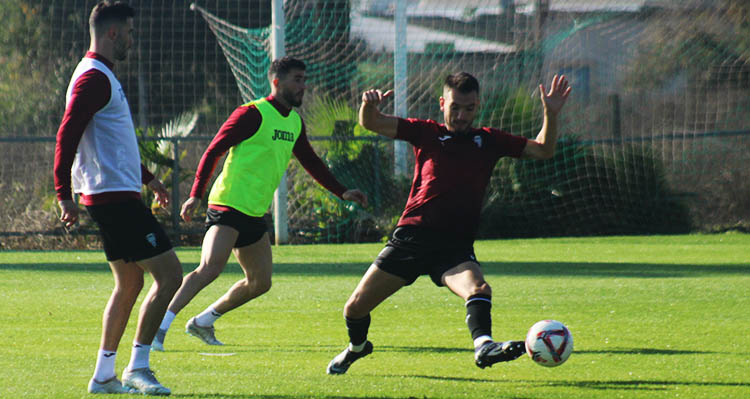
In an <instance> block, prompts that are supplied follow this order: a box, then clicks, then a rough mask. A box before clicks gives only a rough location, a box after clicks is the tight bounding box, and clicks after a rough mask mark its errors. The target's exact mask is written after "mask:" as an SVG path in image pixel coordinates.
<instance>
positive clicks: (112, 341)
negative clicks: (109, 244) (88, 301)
mask: <svg viewBox="0 0 750 399" xmlns="http://www.w3.org/2000/svg"><path fill="white" fill-rule="evenodd" d="M109 267H110V269H112V275H113V276H114V279H115V287H114V289H113V290H112V295H111V296H110V297H109V301H108V302H107V306H106V307H105V308H104V316H103V317H102V340H101V345H100V347H101V349H104V350H108V351H113V352H114V351H117V347H118V346H119V345H120V339H121V338H122V334H123V333H124V332H125V327H126V326H127V325H128V319H130V312H131V311H132V310H133V306H134V305H135V302H136V300H137V299H138V294H140V292H141V289H143V269H141V268H140V267H138V265H136V264H135V263H128V262H124V261H122V260H117V261H114V262H109Z"/></svg>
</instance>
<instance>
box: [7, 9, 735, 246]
mask: <svg viewBox="0 0 750 399" xmlns="http://www.w3.org/2000/svg"><path fill="white" fill-rule="evenodd" d="M95 3H96V1H95V0H33V1H32V0H6V1H3V2H0V23H2V24H3V26H7V27H9V28H8V29H3V30H1V32H0V47H2V53H3V54H4V60H5V61H6V62H3V63H2V65H1V66H0V121H2V122H3V123H1V124H0V148H1V149H2V150H3V152H4V153H5V154H7V155H6V156H5V157H2V159H0V201H2V203H3V204H5V206H4V207H3V209H2V210H0V220H2V222H0V247H8V246H11V247H12V246H13V244H12V243H11V244H8V242H9V241H7V240H6V239H2V237H7V236H9V235H10V236H18V237H21V236H24V235H31V234H62V235H64V234H65V233H64V231H63V230H62V229H61V228H60V224H59V222H58V221H57V211H56V205H55V199H54V191H53V187H52V178H51V170H52V165H51V162H52V155H51V154H52V151H53V146H54V144H53V143H54V134H55V131H56V129H57V125H58V124H59V121H60V117H61V115H62V112H63V104H64V90H65V87H66V86H67V82H68V79H69V77H70V74H71V73H72V70H73V68H74V66H75V64H76V63H77V62H78V60H79V59H80V57H81V55H82V54H84V52H85V51H86V49H87V48H88V33H87V29H86V19H87V17H88V13H89V11H90V9H91V7H93V5H94V4H95ZM130 3H131V4H132V5H134V6H135V7H136V10H137V18H136V20H135V25H136V26H135V28H136V32H137V40H136V45H135V46H134V48H133V51H131V54H130V55H129V57H128V59H127V60H126V61H124V62H121V63H118V65H117V71H116V73H117V76H118V79H120V81H121V82H122V83H123V87H124V90H125V92H126V94H127V95H128V100H129V103H130V104H131V109H132V111H133V116H134V119H135V121H136V125H137V126H138V127H139V128H140V129H141V131H144V132H160V131H162V128H163V127H164V126H166V125H168V124H169V123H170V121H174V120H176V118H178V117H179V116H180V115H183V114H186V113H190V114H192V113H196V114H197V115H198V119H197V121H196V122H195V123H194V125H195V126H194V131H193V133H192V134H191V136H189V137H161V136H159V134H157V135H156V136H154V137H151V138H149V139H150V140H156V141H157V142H158V141H159V140H169V142H170V143H172V145H176V146H177V147H171V150H170V151H171V152H172V155H170V154H167V155H166V158H165V159H163V161H164V164H163V165H162V167H161V168H160V170H161V172H160V177H162V178H165V179H166V180H167V184H168V185H169V186H170V188H171V189H172V190H173V197H174V198H175V200H177V201H180V202H181V201H182V200H184V198H185V196H186V195H187V193H188V192H189V188H190V177H189V176H190V175H191V174H192V173H193V172H194V171H195V168H196V166H197V164H198V160H199V158H200V155H201V154H202V152H203V151H204V150H205V148H206V146H207V145H208V143H209V142H210V140H211V138H212V136H213V135H214V134H215V133H216V131H217V129H218V128H219V126H220V125H221V123H222V122H223V121H224V120H225V119H226V117H227V116H228V115H229V113H230V112H231V110H232V109H233V108H234V107H236V106H237V105H239V104H241V103H242V102H244V101H247V100H250V99H254V98H258V97H262V96H265V95H266V94H267V93H268V91H269V86H268V82H267V78H266V71H267V68H268V65H269V58H270V57H269V51H270V41H269V40H270V39H269V35H270V25H271V1H269V0H199V1H197V2H196V8H195V10H192V11H191V9H190V3H189V2H187V1H184V0H149V1H146V0H131V1H130ZM283 3H284V14H285V15H284V16H285V21H286V25H285V26H284V30H285V36H286V52H287V54H289V55H291V56H295V57H297V58H300V59H302V60H304V61H305V62H306V63H307V65H308V86H309V89H308V91H307V93H306V96H305V101H304V104H303V106H302V107H301V108H300V113H301V114H302V116H303V118H304V119H305V123H306V126H307V128H308V133H309V135H310V136H311V137H312V143H313V146H314V147H315V149H316V151H317V152H318V153H319V154H321V156H322V157H323V158H324V159H325V160H326V162H327V163H328V164H329V166H330V167H331V168H332V170H333V171H334V173H335V174H336V176H337V177H338V178H339V179H340V180H341V181H342V182H344V183H345V184H346V185H347V186H350V187H358V188H361V189H363V190H364V191H365V192H366V193H367V194H368V196H369V197H370V201H371V203H372V205H371V206H370V207H368V208H367V209H358V208H355V207H352V206H351V204H348V203H343V202H341V201H338V200H337V199H335V198H334V197H332V196H331V195H329V194H328V193H327V192H326V191H325V190H324V189H322V188H320V187H319V186H318V185H317V184H316V183H315V182H313V181H312V179H311V178H310V177H309V176H308V175H307V174H306V173H305V172H304V171H303V170H301V169H300V167H299V164H298V163H297V162H296V161H292V162H291V163H290V168H289V173H288V174H289V179H288V189H289V197H288V200H287V208H288V213H289V221H288V223H289V229H290V233H291V237H290V238H291V241H292V242H342V241H373V240H380V239H382V237H384V236H386V235H387V234H388V232H389V230H390V229H391V228H392V227H393V225H394V223H395V221H396V220H397V219H398V216H399V215H400V212H401V211H402V210H403V206H404V204H405V202H406V198H407V195H408V189H409V185H410V177H411V168H412V166H413V160H412V159H411V157H412V153H411V148H408V146H407V163H408V165H407V168H406V170H407V173H406V176H402V175H397V174H396V173H394V168H395V167H394V162H395V159H397V157H395V156H394V146H393V142H392V141H390V140H382V139H379V138H378V137H377V136H376V135H374V134H373V133H371V132H366V131H364V130H362V129H361V128H360V127H359V126H358V125H357V123H356V116H357V109H358V106H359V99H360V96H361V93H362V92H363V91H364V90H366V89H370V88H381V89H391V88H394V87H395V86H396V83H397V81H398V82H405V84H406V90H405V93H406V94H405V97H404V98H403V100H404V102H405V104H406V115H408V116H410V117H417V118H429V119H434V120H437V121H442V114H441V112H440V110H439V107H438V97H439V96H440V94H441V82H442V80H443V78H444V77H445V76H446V75H447V74H448V73H451V72H454V71H457V70H465V71H468V72H470V73H472V74H474V75H475V76H477V77H478V78H479V80H480V82H481V85H482V90H481V97H482V109H481V112H480V114H479V116H478V120H477V121H476V124H478V125H479V124H481V125H489V126H493V127H498V128H501V129H504V130H507V131H510V132H512V133H515V134H520V135H524V136H526V137H533V136H534V135H536V133H537V131H538V130H539V127H540V125H541V110H540V102H539V99H538V98H539V93H538V91H537V85H538V84H539V83H548V82H549V81H550V79H551V77H552V75H554V74H556V73H564V74H566V76H568V78H569V80H570V82H571V84H572V86H573V87H574V92H573V94H572V96H571V98H570V100H569V101H568V104H566V106H565V109H564V111H563V115H562V116H561V120H560V132H561V140H560V142H559V147H558V152H557V155H556V157H555V158H554V159H552V160H549V161H544V162H535V161H519V160H512V159H503V160H501V162H499V163H498V165H497V167H496V169H495V171H494V174H493V177H492V181H491V184H490V187H489V188H488V192H487V199H486V203H485V207H484V209H483V213H482V221H481V231H480V235H481V237H519V236H555V235H591V234H640V233H671V232H686V231H716V230H725V229H732V228H734V229H741V230H745V231H746V230H747V229H748V225H750V222H748V220H749V218H750V172H749V171H748V168H747V167H746V165H747V163H748V161H749V160H750V159H749V158H750V155H748V148H750V146H748V144H750V133H749V131H750V113H749V112H748V111H750V4H748V2H747V1H746V0H715V1H707V0H683V1H661V0H588V1H580V0H491V1H490V0H450V1H448V0H409V1H404V2H398V3H397V2H396V1H394V0H351V1H350V0H306V1H303V0H286V1H284V2H283ZM400 4H403V5H405V13H406V15H405V17H406V21H407V23H406V24H400V25H398V26H397V24H396V12H397V10H399V8H398V7H397V6H398V5H400ZM399 27H405V32H406V38H405V39H399V40H400V41H399V40H397V30H398V29H397V28H399ZM401 49H404V50H405V52H406V56H405V59H406V74H405V76H396V72H395V71H396V68H395V66H394V63H395V60H396V59H397V58H398V57H397V54H400V53H399V52H400V51H401ZM384 111H386V112H389V113H394V112H396V110H395V109H394V102H393V101H390V102H387V103H386V104H385V105H384ZM162 147H164V148H166V146H165V145H156V148H162ZM40 151H41V152H40ZM45 154H46V155H45ZM174 154H177V155H178V159H177V162H175V160H174V159H173V158H174ZM147 161H149V162H151V161H152V160H147ZM174 164H178V165H179V167H180V170H179V173H177V174H175V173H172V172H173V171H172V168H173V166H174ZM216 173H218V171H217V172H216ZM216 173H215V174H216ZM173 176H180V180H179V181H173V180H172V177H173ZM186 176H187V177H186ZM159 217H160V218H162V220H163V221H164V222H165V225H166V226H167V227H168V228H169V229H170V232H171V233H173V236H174V237H176V239H178V240H182V242H184V243H189V244H195V243H198V242H199V238H197V239H195V238H193V237H199V236H200V234H201V232H202V227H201V223H200V221H197V222H194V223H192V224H186V223H183V222H179V219H178V218H176V217H175V215H174V214H169V213H168V212H167V213H166V214H164V213H160V214H159ZM198 220H200V218H198ZM79 230H80V231H86V230H94V229H93V227H92V226H90V225H88V224H86V222H83V223H82V225H81V226H80V228H79ZM183 239H184V240H183ZM39 242H41V241H39Z"/></svg>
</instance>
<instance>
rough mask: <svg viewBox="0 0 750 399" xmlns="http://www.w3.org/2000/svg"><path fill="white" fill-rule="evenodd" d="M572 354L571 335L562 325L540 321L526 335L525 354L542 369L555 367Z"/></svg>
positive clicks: (551, 321)
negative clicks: (542, 367)
mask: <svg viewBox="0 0 750 399" xmlns="http://www.w3.org/2000/svg"><path fill="white" fill-rule="evenodd" d="M572 352H573V335H571V334H570V331H568V328H567V327H565V325H564V324H563V323H560V322H559V321H555V320H542V321H540V322H538V323H536V324H534V325H533V326H531V328H530V329H529V332H528V334H526V353H527V354H528V355H529V357H531V360H533V361H534V362H536V364H539V365H541V366H544V367H556V366H559V365H561V364H563V363H565V361H566V360H568V358H569V357H570V354H571V353H572Z"/></svg>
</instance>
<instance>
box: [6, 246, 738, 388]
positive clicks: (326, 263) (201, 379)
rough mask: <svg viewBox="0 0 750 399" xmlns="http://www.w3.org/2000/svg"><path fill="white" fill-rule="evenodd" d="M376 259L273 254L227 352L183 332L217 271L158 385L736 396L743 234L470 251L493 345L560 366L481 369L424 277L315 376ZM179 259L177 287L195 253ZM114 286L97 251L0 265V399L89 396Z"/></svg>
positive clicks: (357, 250)
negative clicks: (363, 354) (531, 333)
mask: <svg viewBox="0 0 750 399" xmlns="http://www.w3.org/2000/svg"><path fill="white" fill-rule="evenodd" d="M381 248H382V245H381V244H358V245H314V246H313V245H311V246H288V247H275V248H274V250H273V251H274V262H275V270H274V280H273V284H274V285H273V288H272V289H271V291H270V292H269V293H268V294H266V295H264V296H262V297H260V298H258V299H256V300H254V301H252V302H250V303H248V304H247V305H245V306H243V307H241V308H239V309H237V310H235V311H233V312H231V313H229V314H227V315H225V316H224V317H222V318H221V319H220V320H219V321H218V322H217V324H216V327H217V336H218V338H219V339H220V340H222V341H224V342H225V343H226V345H225V346H223V347H209V346H205V345H203V344H202V343H200V342H199V341H198V340H197V339H195V338H192V337H190V336H187V335H186V334H184V332H183V330H184V328H183V326H184V324H185V322H186V321H187V320H188V319H189V318H190V317H191V316H193V315H195V314H196V313H198V312H199V311H201V310H203V309H204V308H205V307H206V306H208V305H209V304H210V303H212V302H213V301H214V300H215V299H216V298H218V296H220V295H221V294H223V293H224V292H225V290H226V289H227V288H228V287H229V286H230V285H231V284H232V283H233V282H234V281H236V280H238V279H239V278H241V276H242V274H241V271H240V268H239V266H238V265H237V264H236V263H235V262H234V259H232V260H231V262H230V264H229V266H228V267H227V269H226V270H225V272H224V273H223V274H222V276H221V277H219V278H218V279H217V281H215V282H214V283H213V284H212V285H210V286H209V287H207V288H206V289H205V290H204V291H202V292H201V293H200V294H199V295H198V296H197V297H196V298H195V299H194V300H193V302H192V303H191V304H190V305H188V307H186V308H185V309H184V310H183V312H181V313H180V314H179V315H178V316H177V319H176V320H175V322H174V324H173V327H172V329H171V330H170V332H169V334H168V335H167V339H166V343H165V345H166V348H167V350H168V351H167V352H165V353H153V354H152V355H151V364H152V367H153V368H154V369H155V370H156V372H157V377H158V378H159V379H160V381H161V382H163V383H164V384H165V385H166V386H168V387H170V388H171V389H172V392H173V396H174V397H181V398H219V399H235V398H257V399H287V398H321V399H347V398H384V399H385V398H397V399H407V398H420V399H422V398H430V399H432V398H618V397H621V398H674V397H678V398H679V397H681V398H748V397H750V334H748V325H749V324H748V321H749V320H750V295H748V290H749V288H750V235H743V234H723V235H689V236H653V237H607V238H563V239H533V240H498V241H480V242H477V244H476V246H475V249H476V253H477V256H478V258H479V260H480V261H481V262H482V264H483V268H484V271H485V274H486V277H487V280H488V282H489V283H490V284H491V285H492V287H493V292H494V294H493V295H494V297H493V303H494V306H493V310H492V316H493V321H494V323H493V327H494V328H493V330H494V334H493V335H494V336H495V338H496V339H499V340H504V339H522V338H523V337H524V335H525V333H526V331H527V329H528V328H529V327H530V326H531V325H532V324H534V323H535V322H536V321H538V320H541V319H545V318H552V319H557V320H560V321H562V322H564V323H566V325H567V326H568V327H569V328H570V330H571V332H572V333H573V336H574V339H575V350H574V352H573V355H572V356H571V358H570V359H569V360H568V361H567V363H565V364H564V365H562V366H560V367H558V368H551V369H547V368H543V367H540V366H537V365H535V364H533V362H531V360H530V359H528V358H526V357H524V358H521V359H518V360H516V361H513V362H510V363H506V364H503V363H500V364H496V365H495V366H494V367H492V368H488V369H484V370H480V369H479V368H477V367H476V366H474V364H473V352H472V350H471V337H470V336H469V333H468V330H467V328H466V325H465V324H464V317H465V309H464V306H463V303H462V301H461V300H460V299H459V298H458V297H455V296H454V295H453V294H451V293H450V292H449V291H448V290H447V289H445V288H437V287H435V286H434V285H433V284H432V282H431V281H430V280H429V278H428V277H426V276H424V277H422V278H420V279H419V280H417V282H416V283H415V284H414V285H412V286H410V287H405V288H404V289H402V290H401V291H399V292H398V293H396V295H394V296H393V297H391V298H390V299H388V300H387V301H386V302H384V303H383V304H382V305H381V306H380V307H379V308H377V309H376V310H375V311H374V312H373V314H372V317H373V321H372V326H371V329H370V335H369V339H370V340H371V341H372V342H373V343H374V345H375V352H374V353H373V354H372V355H370V356H369V357H367V358H365V359H363V360H360V361H358V362H357V363H355V364H354V365H353V366H352V368H351V369H350V370H349V372H348V373H347V374H346V375H342V376H329V375H326V374H325V368H326V365H327V364H328V362H329V361H330V359H331V358H332V357H333V356H335V355H336V354H337V353H338V352H339V351H341V350H342V349H343V348H344V346H345V345H346V343H347V336H346V330H345V327H344V323H343V320H342V316H341V311H342V307H343V304H344V302H345V301H346V299H347V298H348V296H349V294H350V293H351V291H352V290H353V289H354V287H355V285H356V284H357V282H358V281H359V279H360V277H361V275H362V274H363V272H364V271H365V269H366V268H367V266H368V265H369V264H370V262H371V261H372V259H373V258H374V257H375V256H376V255H377V253H378V252H379V251H380V249H381ZM178 255H179V257H180V259H181V260H182V261H183V265H184V269H185V270H191V269H192V268H194V267H195V266H196V264H197V262H198V259H199V256H200V253H199V249H197V248H182V249H179V250H178ZM112 284H113V283H112V277H111V273H110V271H109V268H108V267H107V265H106V261H105V259H104V255H103V253H102V252H99V251H94V252H86V251H65V252H63V251H55V252H0V296H1V297H2V302H1V303H2V306H0V370H2V372H1V373H0V398H82V397H89V396H91V395H88V394H87V393H86V385H87V383H88V380H89V378H90V377H91V375H92V373H93V368H94V362H95V356H96V351H97V349H98V344H99V335H100V328H101V327H100V325H101V313H102V310H103V308H104V305H105V303H106V301H107V299H108V296H109V294H110V292H111V288H112ZM139 305H140V302H139ZM136 313H137V311H136V312H134V313H133V315H132V317H131V322H130V324H129V325H128V329H127V330H126V333H125V336H124V337H123V340H122V342H121V346H120V350H119V353H118V358H117V371H118V373H121V372H122V369H123V367H124V366H125V365H126V364H127V362H128V360H129V358H130V342H132V339H133V332H134V328H135V318H136ZM91 397H94V396H91Z"/></svg>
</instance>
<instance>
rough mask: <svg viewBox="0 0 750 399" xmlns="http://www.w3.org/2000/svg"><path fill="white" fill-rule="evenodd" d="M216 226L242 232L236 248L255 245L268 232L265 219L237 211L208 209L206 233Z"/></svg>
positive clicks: (235, 245)
mask: <svg viewBox="0 0 750 399" xmlns="http://www.w3.org/2000/svg"><path fill="white" fill-rule="evenodd" d="M215 224H220V225H224V226H229V227H232V228H234V229H235V230H237V231H239V232H240V235H238V236H237V241H235V242H234V248H240V247H244V246H246V245H250V244H255V243H256V242H258V240H260V239H261V237H263V234H265V233H266V232H267V231H268V225H267V224H266V220H265V219H263V218H262V217H254V216H248V215H245V214H244V213H242V212H240V211H238V210H235V209H232V210H229V211H217V210H216V209H211V208H208V210H207V211H206V231H208V229H209V228H211V226H213V225H215Z"/></svg>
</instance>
